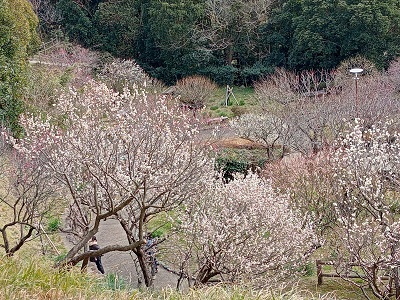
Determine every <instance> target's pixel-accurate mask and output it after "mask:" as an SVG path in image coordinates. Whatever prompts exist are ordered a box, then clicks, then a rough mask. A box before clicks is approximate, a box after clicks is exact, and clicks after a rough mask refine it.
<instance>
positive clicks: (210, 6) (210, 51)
mask: <svg viewBox="0 0 400 300" xmlns="http://www.w3.org/2000/svg"><path fill="white" fill-rule="evenodd" d="M31 2H32V3H33V6H34V9H35V11H36V13H37V15H38V16H39V18H40V20H41V25H40V26H41V32H42V33H46V34H47V36H51V35H56V34H60V30H61V31H62V32H63V34H65V35H66V36H68V38H69V39H70V40H71V41H73V42H78V43H80V44H81V45H83V46H85V47H90V48H92V49H95V50H101V51H106V52H108V53H110V54H112V55H113V56H117V57H121V58H132V59H135V60H136V61H137V62H138V63H139V64H140V65H141V67H142V68H144V70H145V71H146V72H148V73H149V74H150V76H152V77H155V78H158V79H161V80H163V81H164V82H165V83H167V84H171V83H174V82H175V81H176V80H178V79H180V78H183V77H186V76H188V75H193V74H200V75H205V76H207V77H210V78H211V79H212V80H214V81H215V82H217V83H218V84H236V85H242V84H243V85H248V84H251V83H252V82H253V81H254V80H257V79H259V78H260V77H262V76H263V75H266V74H269V73H272V72H273V70H274V69H275V68H276V67H283V68H285V69H289V70H296V71H299V70H310V69H321V68H323V69H333V68H335V67H337V66H338V64H339V63H340V62H341V61H343V60H345V59H348V58H350V57H354V56H356V55H361V56H363V57H365V58H367V59H369V60H370V61H372V62H373V63H375V64H376V65H377V66H378V68H379V69H381V70H382V69H384V68H387V66H388V64H389V63H390V61H391V60H392V59H393V58H394V57H395V56H397V55H398V54H399V49H400V3H399V1H397V0H387V1H380V0H251V1H244V0H165V1H161V0H160V1H154V0H153V1H151V0H111V1H105V0H43V1H38V0H32V1H31Z"/></svg>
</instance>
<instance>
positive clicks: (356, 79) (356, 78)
mask: <svg viewBox="0 0 400 300" xmlns="http://www.w3.org/2000/svg"><path fill="white" fill-rule="evenodd" d="M354 80H355V81H356V118H358V84H357V83H358V76H357V74H356V77H355V78H354Z"/></svg>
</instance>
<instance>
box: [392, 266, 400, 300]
mask: <svg viewBox="0 0 400 300" xmlns="http://www.w3.org/2000/svg"><path fill="white" fill-rule="evenodd" d="M393 273H394V276H393V277H394V287H395V290H396V300H400V285H399V267H394V268H393Z"/></svg>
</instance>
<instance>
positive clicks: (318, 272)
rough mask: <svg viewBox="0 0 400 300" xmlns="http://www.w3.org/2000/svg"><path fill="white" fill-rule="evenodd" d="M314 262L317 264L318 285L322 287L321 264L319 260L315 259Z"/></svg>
mask: <svg viewBox="0 0 400 300" xmlns="http://www.w3.org/2000/svg"><path fill="white" fill-rule="evenodd" d="M315 262H316V264H317V276H318V285H322V264H321V260H319V259H317V260H316V261H315Z"/></svg>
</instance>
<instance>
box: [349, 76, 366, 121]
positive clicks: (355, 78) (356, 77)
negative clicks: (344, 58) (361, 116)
mask: <svg viewBox="0 0 400 300" xmlns="http://www.w3.org/2000/svg"><path fill="white" fill-rule="evenodd" d="M362 71H364V70H363V69H360V68H354V69H351V70H350V73H353V74H354V75H355V77H354V80H355V82H356V103H355V105H356V118H358V82H357V81H358V74H360V73H362Z"/></svg>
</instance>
